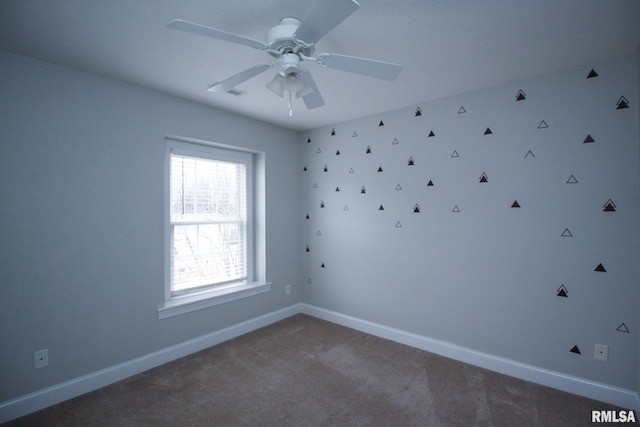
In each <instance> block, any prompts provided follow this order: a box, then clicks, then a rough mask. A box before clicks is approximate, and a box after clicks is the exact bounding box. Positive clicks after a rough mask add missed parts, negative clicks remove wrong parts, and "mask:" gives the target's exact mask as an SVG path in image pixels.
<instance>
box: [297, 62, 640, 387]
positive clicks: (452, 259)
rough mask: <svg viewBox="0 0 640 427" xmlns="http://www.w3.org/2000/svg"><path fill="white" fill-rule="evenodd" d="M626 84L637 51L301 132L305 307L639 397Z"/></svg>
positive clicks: (635, 201) (633, 127)
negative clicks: (602, 348)
mask: <svg viewBox="0 0 640 427" xmlns="http://www.w3.org/2000/svg"><path fill="white" fill-rule="evenodd" d="M592 69H593V70H595V72H596V73H597V74H598V76H597V77H592V78H587V76H588V75H589V73H590V71H591V70H592ZM425 84H428V82H425ZM637 85H638V79H637V68H636V56H635V55H633V54H632V55H628V56H624V57H619V58H615V59H611V60H606V61H602V62H597V63H593V64H587V65H584V66H580V67H576V68H572V69H569V70H565V71H562V72H558V73H554V74H550V75H544V76H539V77H535V78H530V79H527V80H522V81H517V82H513V83H510V84H505V85H501V86H497V87H491V88H487V89H483V90H478V91H474V92H469V93H465V94H462V95H459V96H455V97H451V98H446V99H441V100H437V101H433V102H427V103H424V104H421V105H414V106H410V107H407V108H404V109H400V110H397V111H390V112H387V113H384V114H380V115H377V116H373V117H367V118H363V119H359V120H354V121H349V122H345V123H340V124H336V125H334V126H329V127H324V128H320V129H316V130H313V131H310V132H306V133H304V134H303V135H302V136H301V138H300V142H301V143H302V144H304V145H305V153H304V156H303V159H302V162H301V163H300V165H299V168H298V174H299V177H300V179H301V180H303V197H304V199H305V210H304V211H303V212H302V216H301V219H300V220H301V221H302V222H303V229H304V240H305V241H304V242H303V248H301V252H303V255H301V256H302V257H303V259H304V265H305V269H306V277H304V278H303V283H304V293H305V295H304V300H305V302H308V303H310V304H313V305H316V306H319V307H323V308H326V309H330V310H334V311H337V312H340V313H343V314H346V315H350V316H354V317H357V318H360V319H365V320H370V321H373V322H377V323H381V324H384V325H388V326H391V327H395V328H399V329H402V330H405V331H410V332H414V333H417V334H420V335H423V336H426V337H430V338H435V339H439V340H443V341H446V342H450V343H453V344H457V345H461V346H463V347H466V348H469V349H473V350H478V351H481V352H485V353H489V354H492V355H496V356H500V357H505V358H508V359H512V360H515V361H519V362H522V363H527V364H531V365H533V366H537V367H541V368H547V369H551V370H554V371H557V372H561V373H565V374H568V375H574V376H577V377H582V378H586V379H591V380H595V381H598V382H602V383H606V384H610V385H613V386H618V387H622V388H625V389H631V390H637V388H638V345H639V343H638V329H639V328H640V327H639V321H640V319H639V318H638V316H639V310H638V303H639V302H640V285H639V284H640V280H639V279H640V271H639V268H638V253H639V246H638V245H639V241H640V239H639V237H640V230H639V221H638V218H640V200H639V197H638V196H639V188H640V187H639V179H640V178H639V161H638V141H639V138H638V113H637V109H638V91H637ZM520 90H521V91H522V92H523V94H524V99H521V100H517V96H518V93H519V91H520ZM621 96H624V98H625V99H626V100H627V101H628V103H629V105H630V108H626V109H625V108H622V109H618V108H617V102H618V100H619V99H620V97H621ZM418 108H420V112H421V115H418V116H416V112H417V111H418ZM487 129H490V131H491V132H490V133H489V132H487ZM430 132H433V135H434V136H431V137H430V136H429V134H430ZM485 133H486V134H485ZM589 136H590V137H589ZM591 139H593V141H594V142H589V141H590V140H591ZM309 140H310V142H307V141H309ZM367 147H370V149H371V153H367ZM338 152H339V154H338ZM454 152H455V154H454ZM410 159H412V160H413V163H414V165H409V161H410ZM380 167H381V168H382V172H378V169H379V168H380ZM304 168H306V169H307V171H304ZM325 168H326V171H325ZM483 174H485V175H486V178H487V182H481V177H482V176H483ZM429 181H432V182H433V184H434V185H433V186H428V185H427V184H428V183H429ZM338 189H339V191H338ZM363 189H364V193H363ZM609 200H611V201H612V203H613V204H612V206H615V211H604V207H605V205H606V204H607V202H608V201H609ZM515 201H517V203H518V204H519V205H520V207H519V208H518V207H512V205H513V204H514V202H515ZM381 205H382V207H383V208H384V210H380V206H381ZM322 206H324V207H322ZM416 206H417V207H418V208H419V212H414V210H417V209H416ZM458 210H459V212H458ZM306 215H309V219H306ZM307 245H308V248H309V251H308V252H307V251H306V248H307ZM601 263H602V265H603V266H604V268H605V269H606V272H600V271H594V270H595V269H596V267H597V266H598V265H599V264H601ZM562 285H564V287H565V288H566V289H567V295H568V296H567V297H562V296H558V295H557V294H558V290H559V289H560V288H561V286H562ZM623 324H624V325H623ZM625 329H628V330H629V333H627V332H625V331H624V330H625ZM596 343H600V344H606V345H608V346H609V361H608V362H606V363H605V362H600V361H596V360H594V345H595V344H596ZM574 346H577V348H578V349H579V350H580V352H581V354H577V353H575V352H571V351H570V350H571V349H572V348H573V347H574Z"/></svg>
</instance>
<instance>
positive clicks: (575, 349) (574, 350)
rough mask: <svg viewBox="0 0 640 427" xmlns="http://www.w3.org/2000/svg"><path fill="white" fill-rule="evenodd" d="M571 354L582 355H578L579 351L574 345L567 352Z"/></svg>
mask: <svg viewBox="0 0 640 427" xmlns="http://www.w3.org/2000/svg"><path fill="white" fill-rule="evenodd" d="M569 351H570V352H571V353H576V354H582V353H580V349H579V348H578V346H577V345H574V346H573V347H572V348H571V350H569Z"/></svg>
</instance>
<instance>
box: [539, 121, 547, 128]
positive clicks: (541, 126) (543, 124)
mask: <svg viewBox="0 0 640 427" xmlns="http://www.w3.org/2000/svg"><path fill="white" fill-rule="evenodd" d="M548 127H549V125H548V124H547V122H545V121H544V120H542V121H541V122H540V124H539V125H538V129H546V128H548Z"/></svg>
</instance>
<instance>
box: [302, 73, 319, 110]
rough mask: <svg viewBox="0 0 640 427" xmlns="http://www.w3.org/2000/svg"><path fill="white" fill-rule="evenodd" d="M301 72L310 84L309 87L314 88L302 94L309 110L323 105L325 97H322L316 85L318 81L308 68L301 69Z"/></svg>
mask: <svg viewBox="0 0 640 427" xmlns="http://www.w3.org/2000/svg"><path fill="white" fill-rule="evenodd" d="M300 74H302V77H303V78H304V81H305V83H306V84H307V85H308V86H309V88H311V89H312V91H311V92H309V93H308V94H306V95H303V96H302V100H303V101H304V105H305V106H306V107H307V109H309V110H312V109H314V108H318V107H322V106H323V105H324V99H323V98H322V95H320V91H319V90H318V86H317V85H316V82H315V81H314V80H313V78H312V77H311V73H310V72H308V71H307V70H302V71H300Z"/></svg>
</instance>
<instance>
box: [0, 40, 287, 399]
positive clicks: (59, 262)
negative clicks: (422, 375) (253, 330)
mask: <svg viewBox="0 0 640 427" xmlns="http://www.w3.org/2000/svg"><path fill="white" fill-rule="evenodd" d="M0 75H1V76H2V78H0V98H1V99H2V102H1V103H0V150H1V152H0V200H1V202H0V219H1V221H0V255H1V256H0V260H1V261H0V283H1V285H2V298H0V346H1V351H0V367H1V368H0V402H2V401H6V400H8V399H11V398H14V397H17V396H21V395H24V394H26V393H29V392H33V391H35V390H38V389H41V388H44V387H46V386H50V385H53V384H57V383H60V382H63V381H66V380H70V379H73V378H76V377H79V376H81V375H84V374H87V373H90V372H94V371H96V370H99V369H102V368H106V367H110V366H113V365H115V364H118V363H121V362H125V361H127V360H130V359H133V358H135V357H138V356H142V355H146V354H148V353H151V352H154V351H157V350H160V349H163V348H166V347H168V346H171V345H173V344H176V343H179V342H182V341H186V340H188V339H191V338H194V337H198V336H201V335H204V334H206V333H209V332H212V331H215V330H218V329H221V328H223V327H226V326H229V325H233V324H236V323H239V322H241V321H244V320H246V319H249V318H253V317H256V316H259V315H262V314H265V313H269V312H272V311H275V310H277V309H280V308H283V307H286V306H289V305H291V304H292V303H295V302H297V301H298V299H297V296H296V293H295V292H294V294H293V295H292V296H288V297H285V295H284V292H283V286H284V285H285V284H288V283H289V284H295V283H297V282H298V281H299V274H300V272H299V271H298V266H297V265H296V263H295V262H294V261H293V260H295V258H296V256H297V252H296V251H297V248H298V247H299V246H300V243H299V240H298V233H295V232H292V231H291V225H292V224H297V218H298V217H299V210H300V206H299V203H298V202H297V201H296V199H295V198H293V197H291V195H292V194H297V193H298V192H299V189H298V184H297V182H298V180H297V179H296V178H297V165H298V163H299V154H300V153H299V150H300V144H298V141H297V138H296V134H295V133H294V132H291V131H287V130H283V129H281V128H278V127H275V126H272V125H268V124H265V123H261V122H257V121H253V120H249V119H246V118H242V117H240V116H237V115H232V114H227V113H224V112H221V111H217V110H214V109H210V108H206V107H203V106H200V105H196V104H193V103H190V102H186V101H183V100H180V99H177V98H173V97H170V96H166V95H162V94H159V93H155V92H152V91H147V90H144V89H141V88H138V87H134V86H131V85H127V84H124V83H119V82H115V81H111V80H107V79H102V78H99V77H96V76H93V75H89V74H86V73H82V72H78V71H74V70H70V69H67V68H63V67H58V66H55V65H51V64H48V63H45V62H41V61H36V60H32V59H28V58H25V57H20V56H15V55H12V54H9V53H6V52H0ZM165 134H175V135H182V136H186V137H192V138H199V139H204V140H209V141H214V142H218V143H224V144H231V145H236V146H241V147H246V148H250V149H255V150H261V151H264V152H265V158H266V199H267V203H266V205H267V206H266V220H267V226H266V234H267V266H266V270H267V279H268V280H270V281H272V282H273V286H272V290H271V292H269V293H267V294H262V295H258V296H253V297H250V298H248V299H245V300H241V301H236V302H232V303H228V304H224V305H220V306H216V307H213V308H210V309H205V310H201V311H197V312H193V313H189V314H184V315H181V316H177V317H173V318H170V319H164V320H158V315H157V312H156V308H157V307H158V306H159V305H161V304H162V302H163V299H164V287H163V286H164V281H163V280H164V279H163V261H164V252H163V251H164V249H163V248H164V241H163V239H164V234H163V209H164V208H163V183H164V179H163V158H164V157H163V156H164V135H165ZM42 348H48V349H49V358H50V366H49V367H48V368H45V369H38V370H34V368H33V353H34V351H35V350H38V349H42Z"/></svg>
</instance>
